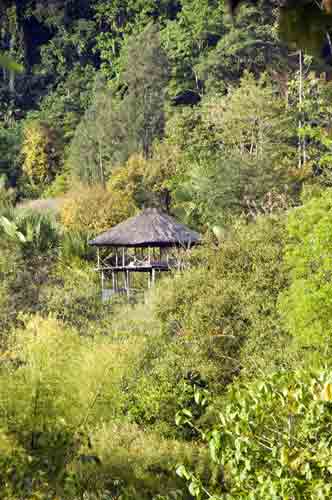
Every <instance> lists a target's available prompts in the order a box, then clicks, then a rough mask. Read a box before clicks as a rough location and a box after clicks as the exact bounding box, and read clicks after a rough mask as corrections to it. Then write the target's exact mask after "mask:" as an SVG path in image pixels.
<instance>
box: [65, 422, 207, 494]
mask: <svg viewBox="0 0 332 500" xmlns="http://www.w3.org/2000/svg"><path fill="white" fill-rule="evenodd" d="M91 441H92V444H93V450H94V452H95V453H96V454H97V456H98V457H99V458H100V460H101V463H102V465H101V467H100V469H99V470H98V469H96V468H94V469H93V468H91V467H87V466H82V465H80V464H78V463H73V464H72V468H73V470H75V472H76V474H77V475H78V477H79V478H80V481H81V482H82V483H83V484H84V483H86V484H95V485H98V483H99V484H100V482H101V478H102V481H103V480H104V479H103V478H105V477H109V478H117V480H118V482H119V484H120V485H125V490H126V493H127V495H128V497H125V498H130V499H134V498H135V500H141V499H147V498H156V497H155V496H154V495H157V494H159V495H161V494H163V493H164V494H166V493H170V492H172V491H173V493H175V491H176V490H179V489H180V487H181V481H179V479H178V478H177V477H176V475H175V474H174V470H175V468H176V466H177V464H178V463H180V462H181V463H186V464H191V466H192V467H193V468H194V469H195V470H196V471H200V473H201V474H203V475H205V467H206V458H207V452H206V449H204V448H203V447H200V446H196V445H195V444H194V445H192V444H188V443H183V442H179V441H175V440H172V439H163V438H161V437H160V436H159V435H158V434H157V433H154V432H146V431H144V430H143V429H142V428H140V427H139V426H138V425H135V424H129V423H117V422H114V423H111V424H102V425H100V426H99V427H97V428H96V430H95V431H94V432H93V433H92V434H91ZM96 489H97V488H96ZM176 498H179V497H176ZM181 498H185V496H183V497H181Z"/></svg>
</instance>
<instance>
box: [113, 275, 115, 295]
mask: <svg viewBox="0 0 332 500" xmlns="http://www.w3.org/2000/svg"><path fill="white" fill-rule="evenodd" d="M112 288H113V293H114V292H115V274H114V271H112Z"/></svg>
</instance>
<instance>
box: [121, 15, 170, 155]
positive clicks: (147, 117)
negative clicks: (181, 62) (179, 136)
mask: <svg viewBox="0 0 332 500" xmlns="http://www.w3.org/2000/svg"><path fill="white" fill-rule="evenodd" d="M123 80H124V83H125V85H126V87H127V91H126V95H125V97H124V100H123V103H122V111H121V114H120V116H119V120H120V121H123V122H124V123H126V132H127V145H128V155H130V154H131V153H134V152H142V153H143V154H144V156H145V157H148V156H149V153H150V149H151V145H152V143H153V141H154V140H155V139H161V138H162V136H163V133H164V125H165V111H164V108H165V99H166V90H167V83H168V80H169V65H168V60H167V56H166V53H165V51H164V50H163V48H162V46H161V43H160V35H159V27H158V25H157V24H154V23H151V24H149V25H148V26H147V27H146V28H145V29H144V31H143V32H142V33H140V34H139V35H138V36H132V37H131V38H130V40H129V43H128V47H127V58H126V64H125V71H124V75H123Z"/></svg>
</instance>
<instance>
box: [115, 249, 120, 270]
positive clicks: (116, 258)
mask: <svg viewBox="0 0 332 500" xmlns="http://www.w3.org/2000/svg"><path fill="white" fill-rule="evenodd" d="M115 266H116V267H118V266H119V257H118V249H117V248H116V249H115Z"/></svg>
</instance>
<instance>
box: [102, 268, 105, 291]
mask: <svg viewBox="0 0 332 500" xmlns="http://www.w3.org/2000/svg"><path fill="white" fill-rule="evenodd" d="M104 284H105V275H104V271H102V272H101V291H102V293H103V292H104Z"/></svg>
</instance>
